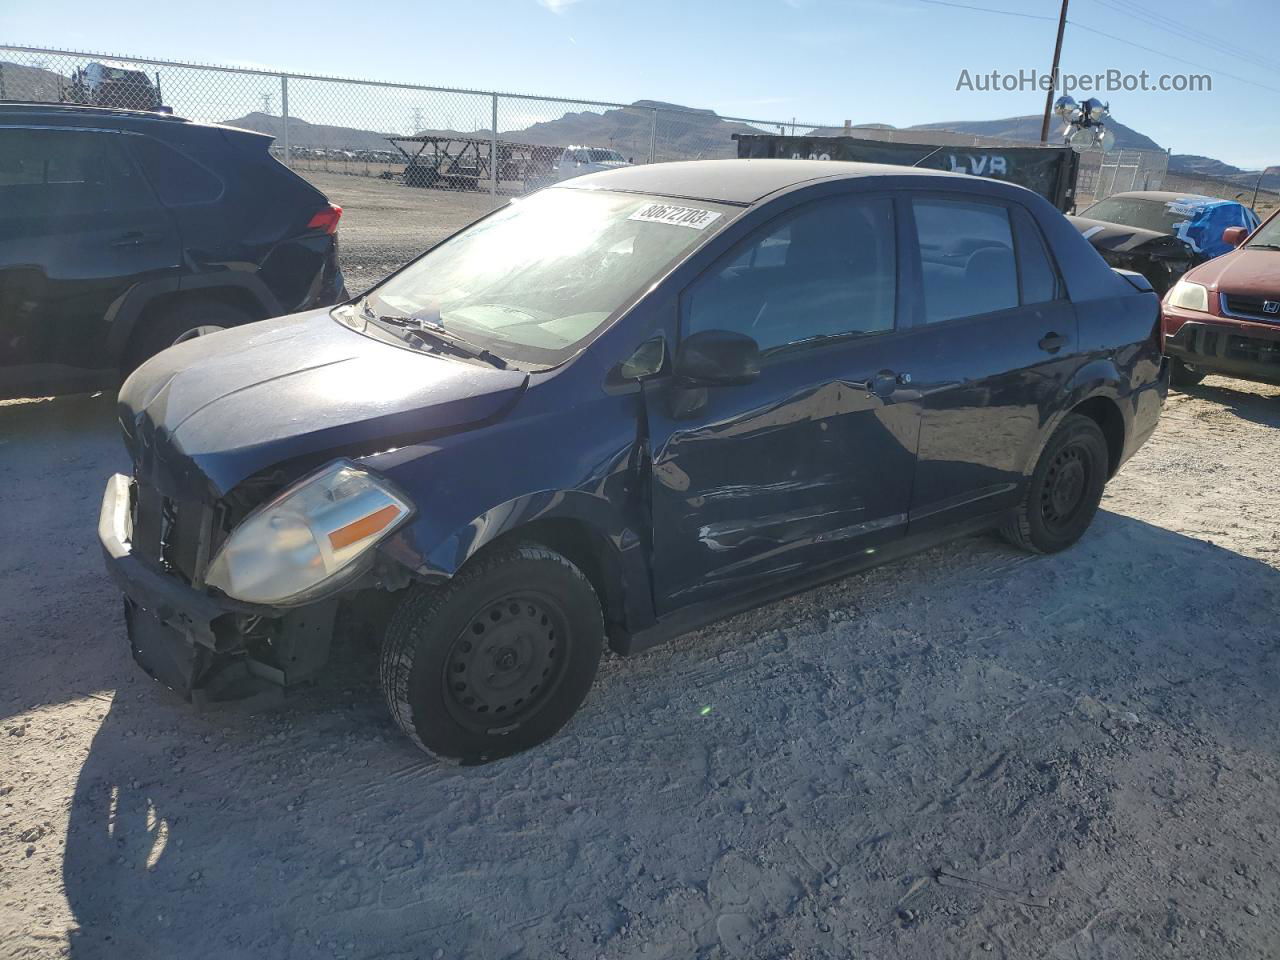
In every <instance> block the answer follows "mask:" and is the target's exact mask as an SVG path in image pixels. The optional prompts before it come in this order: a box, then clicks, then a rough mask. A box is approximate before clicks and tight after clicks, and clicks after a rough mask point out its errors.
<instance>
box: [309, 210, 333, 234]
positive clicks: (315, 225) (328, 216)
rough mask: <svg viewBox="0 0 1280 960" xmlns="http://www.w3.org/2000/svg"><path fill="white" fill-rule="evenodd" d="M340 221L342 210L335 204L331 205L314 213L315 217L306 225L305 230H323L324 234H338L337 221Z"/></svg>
mask: <svg viewBox="0 0 1280 960" xmlns="http://www.w3.org/2000/svg"><path fill="white" fill-rule="evenodd" d="M341 219H342V208H341V207H340V206H338V205H337V204H336V203H331V204H329V206H327V207H325V208H324V209H323V210H317V211H316V215H315V216H314V217H312V218H311V222H310V223H308V224H307V229H308V230H323V231H324V232H325V233H328V234H334V233H337V232H338V221H339V220H341Z"/></svg>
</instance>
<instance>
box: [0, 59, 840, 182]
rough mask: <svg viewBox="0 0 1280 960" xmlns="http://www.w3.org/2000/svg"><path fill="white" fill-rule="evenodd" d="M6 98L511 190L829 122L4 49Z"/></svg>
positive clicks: (290, 160)
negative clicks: (170, 120)
mask: <svg viewBox="0 0 1280 960" xmlns="http://www.w3.org/2000/svg"><path fill="white" fill-rule="evenodd" d="M0 99H9V100H36V101H69V102H77V103H85V104H93V105H98V106H112V107H124V108H130V109H140V110H154V109H157V108H159V107H160V106H161V104H163V105H164V107H165V108H168V109H171V110H172V111H173V112H174V113H177V114H179V115H181V116H184V117H188V118H190V119H193V120H201V121H213V122H218V123H228V124H231V125H234V126H239V127H245V128H248V129H251V130H257V131H260V132H262V133H267V134H270V135H272V136H274V137H275V138H276V140H275V144H274V145H273V147H272V150H273V152H275V154H276V155H277V156H278V157H279V158H280V159H281V160H282V161H283V162H284V163H287V164H288V165H290V166H292V167H294V168H295V169H298V170H299V171H301V172H304V173H305V172H308V171H325V172H328V173H344V174H355V175H359V176H367V177H379V178H383V179H388V180H397V181H399V182H401V183H403V184H405V185H407V186H411V187H422V188H433V189H444V190H467V191H478V192H481V193H486V192H487V193H488V194H489V195H490V196H491V197H493V198H494V199H495V200H496V199H497V197H498V196H499V195H503V196H505V195H510V194H516V193H522V192H526V191H528V190H529V189H532V188H536V187H540V186H544V185H546V184H547V183H549V182H554V181H556V180H560V179H565V178H568V177H571V176H576V175H578V174H580V173H583V172H587V171H588V170H593V169H602V168H605V167H608V166H609V165H616V164H621V163H652V162H655V161H662V160H692V159H705V158H711V157H732V156H734V155H736V145H735V143H734V141H733V134H734V133H739V132H741V133H782V132H784V131H786V130H788V129H789V128H791V127H793V126H795V127H799V128H800V129H801V130H806V131H807V130H809V129H812V128H813V127H814V126H816V124H796V123H795V121H786V122H783V121H761V120H750V119H746V118H738V117H722V116H719V115H717V114H715V113H713V112H711V111H709V110H707V111H703V110H690V109H682V108H679V107H673V106H670V105H666V104H659V103H656V102H647V101H639V102H637V103H633V104H623V103H609V102H605V101H595V100H571V99H565V98H553V97H535V96H528V95H524V94H511V93H499V92H493V91H479V90H461V89H453V88H446V87H427V86H420V85H416V84H398V83H382V82H374V81H365V80H352V79H340V78H333V77H321V76H308V75H302V74H292V73H277V72H274V71H267V70H259V69H252V68H244V67H214V66H206V65H198V64H188V63H179V62H175V61H169V60H151V59H142V58H121V57H105V56H102V55H97V54H89V53H79V52H72V51H61V50H47V49H40V48H32V47H12V46H0Z"/></svg>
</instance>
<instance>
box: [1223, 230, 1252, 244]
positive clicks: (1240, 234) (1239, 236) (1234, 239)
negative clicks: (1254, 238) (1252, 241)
mask: <svg viewBox="0 0 1280 960" xmlns="http://www.w3.org/2000/svg"><path fill="white" fill-rule="evenodd" d="M1248 235H1249V231H1248V230H1246V229H1245V228H1244V227H1227V229H1225V230H1223V231H1222V242H1223V243H1225V244H1228V245H1229V246H1232V247H1238V246H1240V244H1242V243H1244V238H1245V237H1247V236H1248Z"/></svg>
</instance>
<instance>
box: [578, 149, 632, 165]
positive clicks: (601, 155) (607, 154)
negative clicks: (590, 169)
mask: <svg viewBox="0 0 1280 960" xmlns="http://www.w3.org/2000/svg"><path fill="white" fill-rule="evenodd" d="M585 152H586V154H587V159H588V160H589V161H590V162H592V163H624V162H625V161H624V160H623V159H622V154H620V153H619V152H618V151H617V150H597V149H592V150H587V151H585Z"/></svg>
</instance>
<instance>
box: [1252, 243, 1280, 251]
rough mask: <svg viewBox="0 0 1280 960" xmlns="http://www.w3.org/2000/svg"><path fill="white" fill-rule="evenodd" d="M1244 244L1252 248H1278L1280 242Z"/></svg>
mask: <svg viewBox="0 0 1280 960" xmlns="http://www.w3.org/2000/svg"><path fill="white" fill-rule="evenodd" d="M1245 246H1246V247H1249V248H1250V249H1254V250H1280V243H1246V244H1245Z"/></svg>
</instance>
